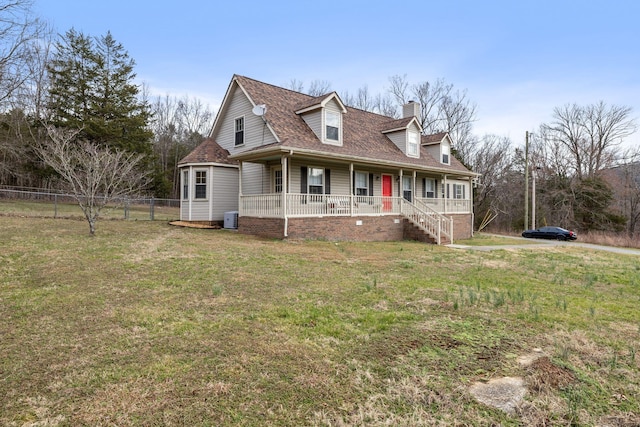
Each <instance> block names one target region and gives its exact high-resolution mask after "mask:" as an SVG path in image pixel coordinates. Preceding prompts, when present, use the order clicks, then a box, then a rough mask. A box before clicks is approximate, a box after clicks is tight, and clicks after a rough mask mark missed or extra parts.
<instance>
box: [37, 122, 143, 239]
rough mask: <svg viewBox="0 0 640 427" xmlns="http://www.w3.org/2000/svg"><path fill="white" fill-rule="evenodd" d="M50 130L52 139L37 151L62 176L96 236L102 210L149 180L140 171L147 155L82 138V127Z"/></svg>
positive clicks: (130, 194)
mask: <svg viewBox="0 0 640 427" xmlns="http://www.w3.org/2000/svg"><path fill="white" fill-rule="evenodd" d="M46 129H47V133H48V135H49V138H50V139H49V142H48V144H43V145H40V146H39V147H37V153H38V155H39V156H40V158H41V159H42V161H43V162H44V163H45V164H47V165H48V166H50V167H51V168H52V169H54V170H55V171H56V172H57V173H58V174H59V175H60V177H61V178H62V180H63V181H64V183H65V186H66V188H67V190H68V191H69V192H70V194H71V195H72V196H73V197H74V198H75V199H76V201H77V202H78V204H79V205H80V208H81V209H82V212H83V213H84V216H85V218H86V220H87V222H88V223H89V233H90V234H91V235H94V234H95V231H96V222H97V220H98V217H99V216H100V213H101V211H103V210H104V209H105V208H107V206H109V205H110V204H114V203H115V204H118V203H122V202H123V201H124V199H125V198H127V197H130V196H132V195H134V194H136V193H137V192H139V191H140V190H141V189H142V188H143V187H144V186H145V185H146V184H147V183H148V179H147V178H148V176H147V174H146V173H145V172H143V171H140V170H138V166H139V165H140V164H141V163H142V160H143V158H144V156H143V155H141V154H136V153H131V152H126V151H120V150H117V149H109V148H106V147H98V146H97V145H94V144H90V143H88V142H83V141H78V140H77V136H78V134H79V133H80V130H65V129H58V128H55V127H53V126H51V125H46Z"/></svg>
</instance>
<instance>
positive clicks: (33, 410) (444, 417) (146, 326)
mask: <svg viewBox="0 0 640 427" xmlns="http://www.w3.org/2000/svg"><path fill="white" fill-rule="evenodd" d="M0 221H2V222H3V223H2V224H1V225H2V226H1V227H0V241H2V242H3V243H4V244H3V245H1V246H0V261H1V262H0V336H2V340H1V341H0V354H1V355H2V356H1V357H0V371H1V372H3V373H5V374H4V376H3V381H2V382H0V425H9V426H26V425H48V424H47V423H49V424H50V425H56V423H57V424H58V425H61V426H62V425H122V426H143V425H144V426H146V425H243V426H250V425H274V426H289V425H326V426H337V425H342V426H355V425H374V426H375V425H380V426H382V425H406V426H415V425H498V424H499V425H503V426H510V425H512V426H515V425H570V424H572V423H573V424H580V423H582V424H591V425H593V424H596V423H597V422H599V421H602V422H604V421H606V422H619V423H623V422H629V421H628V420H633V419H634V418H633V416H632V415H629V414H637V413H640V404H638V402H637V401H636V400H634V399H633V398H632V396H637V395H640V389H639V387H640V373H639V367H638V358H636V357H635V351H636V350H637V347H634V346H633V343H637V342H638V340H639V339H640V335H639V334H640V324H638V317H637V304H638V302H639V301H640V286H638V285H639V284H640V262H639V261H638V260H637V259H635V258H633V257H625V256H621V255H613V254H603V253H597V254H596V253H591V252H585V250H584V249H579V248H573V247H571V248H566V249H562V250H558V249H556V250H551V251H543V252H538V251H531V250H521V251H497V252H491V253H484V252H468V253H467V252H460V251H457V250H451V249H448V248H444V247H437V246H431V245H424V244H420V243H416V242H387V243H355V242H340V243H334V242H323V241H295V242H287V241H274V240H268V239H258V238H253V237H250V236H242V235H239V234H238V233H230V232H227V231H225V230H219V231H212V230H194V229H187V228H176V227H170V226H169V225H167V224H161V223H151V222H124V221H105V222H103V223H102V225H101V226H100V228H99V229H98V231H97V235H96V236H95V237H94V238H91V237H89V236H88V235H87V233H86V230H85V228H86V225H85V224H84V223H83V222H82V221H68V220H50V219H33V218H31V219H25V218H14V217H2V218H0ZM590 308H593V311H590ZM634 326H635V327H634ZM535 347H539V348H541V349H543V350H544V353H545V354H546V355H547V357H548V359H547V360H546V361H541V362H538V363H539V365H536V367H535V368H532V369H531V370H527V368H523V367H522V366H520V364H519V363H518V355H520V354H523V353H524V350H523V349H525V348H535ZM566 375H573V378H574V379H573V380H572V381H565V380H566V378H565V376H566ZM504 376H510V377H518V376H520V377H523V378H525V380H526V381H528V382H530V383H531V384H532V385H533V386H532V387H531V391H530V393H529V394H528V395H527V397H526V405H523V406H522V408H521V411H520V412H517V413H516V414H514V415H508V414H505V413H503V412H502V411H500V410H498V409H492V408H489V407H486V406H485V405H483V404H481V403H479V402H476V401H475V400H474V399H473V398H472V397H471V396H470V395H469V393H468V387H469V386H470V385H471V384H473V383H474V382H476V381H487V380H489V379H491V378H498V377H504ZM38 423H39V424H38ZM621 425H624V424H621Z"/></svg>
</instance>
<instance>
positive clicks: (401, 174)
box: [398, 169, 404, 213]
mask: <svg viewBox="0 0 640 427" xmlns="http://www.w3.org/2000/svg"><path fill="white" fill-rule="evenodd" d="M403 176H404V171H403V170H402V169H400V173H399V174H398V198H399V200H400V206H399V207H400V213H402V204H403V203H404V191H402V177H403Z"/></svg>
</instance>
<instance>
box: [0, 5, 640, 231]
mask: <svg viewBox="0 0 640 427" xmlns="http://www.w3.org/2000/svg"><path fill="white" fill-rule="evenodd" d="M135 77H136V75H135V61H134V60H133V59H132V58H131V57H129V54H128V52H127V51H126V50H125V48H124V47H123V46H122V44H120V43H118V42H117V41H116V40H115V38H114V37H113V36H112V34H111V33H107V34H106V35H103V36H98V37H95V36H90V35H86V34H83V33H82V32H79V31H76V30H75V29H70V30H68V31H67V32H66V33H64V34H62V35H59V36H54V33H53V31H52V29H51V28H49V27H48V26H47V25H46V24H45V23H44V22H42V21H41V20H39V19H38V18H37V17H34V16H33V15H32V13H31V9H30V1H29V0H13V1H11V2H8V1H2V0H0V185H5V186H7V185H8V186H21V187H38V188H56V187H57V186H59V185H60V182H61V181H60V177H61V176H62V175H64V171H63V170H62V169H61V168H60V165H58V166H59V167H58V168H56V167H52V159H51V158H50V157H49V158H48V160H49V161H48V162H45V161H44V159H43V157H45V156H43V155H42V154H43V153H42V149H43V148H46V147H50V148H51V147H55V146H56V144H59V145H60V144H63V143H64V144H66V146H67V147H70V145H69V139H70V138H72V139H73V140H74V141H76V142H77V143H76V144H75V145H76V148H77V147H85V144H87V143H88V144H90V146H91V147H94V148H92V149H95V148H96V147H97V148H99V149H101V150H103V151H102V152H101V153H105V155H106V153H107V152H113V153H120V158H121V159H127V160H128V161H129V162H132V161H134V160H135V163H136V172H137V173H138V175H139V176H140V177H143V178H145V179H144V180H141V184H144V190H145V191H147V193H148V194H149V195H153V196H155V197H160V198H165V197H170V198H175V197H178V194H179V176H178V174H177V163H178V161H179V160H180V159H181V158H183V157H184V156H185V155H186V154H188V153H189V152H190V151H191V150H192V149H193V148H195V147H196V146H197V145H198V144H199V143H200V142H201V141H202V140H203V139H204V137H205V136H206V135H207V134H208V132H209V131H210V129H211V126H212V123H213V119H214V114H213V111H212V110H211V109H210V108H209V106H208V105H204V104H202V102H201V101H199V100H198V99H195V98H189V97H187V96H185V97H182V98H178V97H175V96H170V95H165V96H156V97H152V96H150V95H149V88H148V87H146V86H144V85H138V84H136V83H135ZM388 83H389V85H388V87H387V88H386V90H385V92H384V93H382V94H372V93H371V92H370V91H369V89H368V87H367V86H363V87H361V88H359V89H357V90H355V91H354V92H343V93H341V94H340V96H341V98H342V99H343V101H344V102H345V103H346V104H347V105H349V106H351V107H354V108H359V109H362V110H366V111H372V112H375V113H379V114H384V115H386V116H391V117H399V112H400V111H401V106H402V105H403V104H404V103H406V102H407V101H409V100H414V101H417V102H419V103H420V105H421V113H420V117H419V118H418V119H419V121H420V123H421V126H422V128H423V130H424V133H425V134H431V133H438V132H443V131H446V132H448V133H449V135H450V136H451V139H452V142H453V154H454V155H455V156H456V157H457V158H458V159H459V160H460V161H461V162H462V163H463V164H465V165H466V166H468V167H470V168H471V169H472V170H474V171H476V172H479V173H480V174H481V177H480V179H479V181H478V182H477V185H476V188H475V189H474V212H475V218H476V227H477V228H480V227H482V226H485V225H486V224H487V223H489V219H492V221H491V222H490V226H491V227H494V228H498V229H509V230H520V229H523V228H528V227H529V226H530V224H529V223H527V224H525V216H526V215H525V211H529V212H531V213H532V217H533V214H534V213H535V217H536V218H537V219H538V224H540V225H542V224H554V225H560V226H564V227H567V228H573V229H577V230H581V231H585V230H609V231H626V232H627V233H629V234H630V235H634V234H635V233H636V229H637V228H638V227H637V224H638V221H640V171H639V169H640V166H639V164H640V163H638V161H639V160H640V159H639V157H638V147H632V148H624V145H623V144H622V143H623V141H624V140H625V139H626V138H627V137H629V136H630V135H631V134H633V133H634V132H635V131H636V121H635V119H634V118H633V111H632V110H631V108H629V107H626V106H617V105H609V104H607V103H605V102H603V101H600V102H596V103H594V104H589V105H576V104H566V105H564V106H560V107H556V108H555V109H554V110H553V112H552V116H551V117H552V119H551V121H550V122H549V123H543V124H540V126H539V128H538V129H535V130H534V132H532V133H531V135H530V138H528V139H529V141H528V143H525V144H523V141H517V142H514V141H512V140H510V139H509V138H507V137H504V136H499V135H493V134H487V135H477V134H475V133H474V132H473V124H474V123H475V122H476V121H477V112H476V109H477V106H476V104H475V103H474V102H473V101H472V100H471V99H470V97H469V95H468V93H467V91H466V90H460V89H458V88H456V87H455V86H454V85H453V84H451V83H448V82H446V81H445V80H444V79H436V80H435V81H421V82H417V83H412V82H410V81H409V80H408V79H407V77H406V75H405V76H402V75H395V76H391V77H390V78H389V80H388ZM289 88H290V89H293V90H296V91H299V92H306V93H308V94H310V95H313V96H318V95H321V94H326V93H328V92H330V91H331V84H330V83H329V82H327V81H314V82H312V83H311V84H310V86H309V87H308V89H306V90H305V87H304V84H303V82H301V81H299V80H295V79H293V80H291V81H290V82H289ZM523 139H524V132H523ZM72 145H73V144H72ZM72 145H71V146H72ZM58 148H59V147H58ZM84 150H85V151H84V154H86V152H87V150H89V151H88V152H89V153H91V149H89V148H87V147H85V148H84ZM105 150H106V151H105ZM124 153H128V154H129V155H134V156H133V157H130V156H126V155H123V154H124ZM76 155H77V156H80V154H78V153H76ZM97 157H100V156H97V155H95V154H94V158H97ZM107 157H108V156H107ZM100 158H102V157H100ZM105 159H106V157H105ZM104 161H105V163H106V164H109V162H110V161H113V159H111V158H109V162H108V161H107V160H104ZM110 167H113V166H110ZM75 169H78V168H75ZM529 177H530V180H527V178H529ZM533 180H535V185H536V188H535V195H536V204H535V206H534V205H533V204H532V203H531V201H529V200H527V202H526V204H525V193H527V192H529V194H532V193H533V188H532V187H533V186H532V184H533ZM525 181H527V182H529V186H526V185H525ZM525 187H527V190H528V191H524V188H525ZM525 206H526V207H525ZM534 209H535V211H534Z"/></svg>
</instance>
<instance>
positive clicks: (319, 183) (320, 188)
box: [307, 168, 324, 194]
mask: <svg viewBox="0 0 640 427" xmlns="http://www.w3.org/2000/svg"><path fill="white" fill-rule="evenodd" d="M308 170H309V173H308V175H307V185H308V187H309V194H324V169H323V168H309V169H308Z"/></svg>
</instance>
